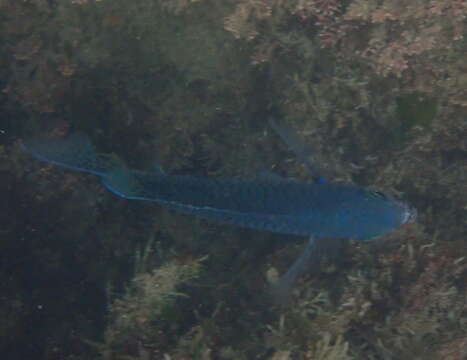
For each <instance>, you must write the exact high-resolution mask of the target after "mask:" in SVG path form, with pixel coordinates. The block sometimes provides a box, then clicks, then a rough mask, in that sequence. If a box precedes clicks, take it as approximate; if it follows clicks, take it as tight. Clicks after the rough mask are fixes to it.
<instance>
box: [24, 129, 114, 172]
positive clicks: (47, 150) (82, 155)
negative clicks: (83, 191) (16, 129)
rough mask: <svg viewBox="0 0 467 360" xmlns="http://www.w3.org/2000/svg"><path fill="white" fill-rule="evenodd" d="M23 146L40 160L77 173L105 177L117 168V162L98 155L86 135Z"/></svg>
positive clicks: (34, 141) (40, 140)
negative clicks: (109, 171) (110, 170)
mask: <svg viewBox="0 0 467 360" xmlns="http://www.w3.org/2000/svg"><path fill="white" fill-rule="evenodd" d="M21 146H22V148H23V150H25V151H26V152H28V153H29V154H31V155H32V156H34V157H35V158H36V159H38V160H41V161H45V162H48V163H51V164H55V165H59V166H63V167H65V168H68V169H71V170H75V171H82V172H87V173H91V174H95V175H98V176H104V175H105V174H106V173H107V172H108V170H109V169H111V168H114V167H115V161H112V160H111V159H110V158H109V157H105V156H99V155H98V154H97V153H96V151H95V149H94V146H93V145H92V143H91V141H90V140H89V138H88V137H87V136H86V135H81V134H73V135H71V136H69V137H67V138H63V139H46V138H33V139H27V140H24V141H23V142H22V144H21Z"/></svg>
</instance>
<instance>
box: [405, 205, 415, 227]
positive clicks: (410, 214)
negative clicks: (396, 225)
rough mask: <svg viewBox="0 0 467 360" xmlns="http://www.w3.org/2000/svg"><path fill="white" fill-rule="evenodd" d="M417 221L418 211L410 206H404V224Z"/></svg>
mask: <svg viewBox="0 0 467 360" xmlns="http://www.w3.org/2000/svg"><path fill="white" fill-rule="evenodd" d="M416 220H417V209H415V208H414V207H411V206H409V205H404V212H403V213H402V223H403V224H410V223H414V222H415V221H416Z"/></svg>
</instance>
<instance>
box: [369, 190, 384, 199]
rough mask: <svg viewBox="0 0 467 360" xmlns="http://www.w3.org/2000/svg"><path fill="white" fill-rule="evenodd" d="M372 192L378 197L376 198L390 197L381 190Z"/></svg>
mask: <svg viewBox="0 0 467 360" xmlns="http://www.w3.org/2000/svg"><path fill="white" fill-rule="evenodd" d="M370 194H371V195H372V196H374V197H376V198H379V199H383V200H385V199H387V198H388V197H387V196H386V195H385V194H383V193H382V192H381V191H371V192H370Z"/></svg>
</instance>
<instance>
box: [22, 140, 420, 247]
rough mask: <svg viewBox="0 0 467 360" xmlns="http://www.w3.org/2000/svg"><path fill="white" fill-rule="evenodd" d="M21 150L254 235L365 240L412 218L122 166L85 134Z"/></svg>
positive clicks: (286, 184) (357, 199)
mask: <svg viewBox="0 0 467 360" xmlns="http://www.w3.org/2000/svg"><path fill="white" fill-rule="evenodd" d="M23 148H24V149H25V150H26V151H28V152H29V153H31V154H32V155H33V156H35V157H36V158H38V159H39V160H42V161H46V162H50V163H53V164H56V165H60V166H64V167H67V168H70V169H72V170H76V171H83V172H88V173H91V174H94V175H97V176H99V177H100V178H101V181H102V184H103V185H104V186H105V187H106V188H107V189H108V190H110V191H111V192H113V193H114V194H116V195H118V196H120V197H123V198H126V199H131V200H144V201H153V202H156V203H159V204H161V205H164V206H167V207H169V208H171V209H174V210H177V211H179V212H183V213H185V214H190V215H195V216H199V217H202V218H206V219H210V220H215V221H219V222H223V223H230V224H234V225H238V226H242V227H247V228H252V229H257V230H266V231H271V232H276V233H282V234H293V235H303V236H310V235H312V236H313V237H314V238H317V239H319V238H330V237H332V238H353V239H361V240H365V239H369V238H372V237H376V236H379V235H383V234H385V233H387V232H389V231H391V230H393V229H394V228H396V227H398V226H400V225H402V224H404V223H407V222H410V221H412V217H413V211H412V209H411V208H410V207H408V206H407V205H406V204H404V203H402V202H399V201H397V200H395V199H393V198H391V197H389V196H385V195H383V194H381V193H377V192H373V191H369V190H367V189H364V188H360V187H357V186H353V185H345V184H337V183H328V182H326V183H299V182H294V181H287V180H278V179H271V180H267V179H262V180H251V181H246V180H231V179H215V178H207V177H194V176H178V175H168V174H165V173H163V172H162V171H160V170H157V169H153V170H150V171H140V170H134V169H128V168H123V167H121V166H120V167H119V166H117V165H116V164H115V162H114V161H111V160H110V159H109V157H104V156H102V155H98V154H97V152H96V151H95V149H94V147H93V145H92V144H91V142H90V140H89V138H88V137H86V136H85V135H72V136H70V137H68V138H65V139H54V140H50V139H31V140H27V141H25V142H23Z"/></svg>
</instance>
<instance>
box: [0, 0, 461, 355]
mask: <svg viewBox="0 0 467 360" xmlns="http://www.w3.org/2000/svg"><path fill="white" fill-rule="evenodd" d="M466 9H467V2H466V1H463V0H444V1H441V0H432V1H431V0H430V1H428V0H417V1H413V0H410V1H409V0H407V1H406V0H403V1H396V0H383V1H376V0H369V1H360V0H351V1H339V0H307V1H302V0H296V1H295V0H293V1H288V2H283V1H270V2H265V1H258V0H241V1H237V2H229V1H225V2H222V1H214V0H198V1H187V0H175V1H164V0H157V1H152V0H141V1H132V2H128V1H123V0H101V1H93V0H87V1H86V0H80V1H78V0H70V1H60V2H58V1H47V0H29V1H22V2H18V1H13V0H0V65H1V66H0V88H1V94H0V104H1V106H2V115H1V120H0V130H2V132H1V133H0V140H1V143H0V172H1V176H0V184H1V186H0V191H1V198H2V201H1V202H0V207H1V208H0V224H1V229H0V246H1V253H2V257H1V260H0V261H1V267H0V283H1V284H2V296H1V298H0V315H1V318H2V319H3V321H1V322H0V334H1V336H0V350H1V353H2V358H5V359H30V358H35V359H70V360H71V359H73V360H76V359H102V358H104V359H174V360H182V359H254V358H258V359H282V360H285V359H307V360H311V359H313V360H315V359H320V360H331V359H375V360H379V359H383V360H387V359H398V360H399V359H402V360H404V359H407V360H413V359H429V360H430V359H443V360H444V359H448V360H463V359H465V358H466V357H467V353H466V351H467V343H466V340H465V339H466V338H467V332H466V329H467V326H466V325H467V324H466V322H467V305H466V304H467V302H466V297H467V284H466V279H467V265H466V258H465V254H466V250H467V244H466V238H467V237H466V235H467V222H466V219H467V137H466V136H465V135H466V134H467V122H466V118H467V109H466V107H467V103H466V99H467V93H466V89H467V83H466V79H467V77H466V74H467V69H466V65H465V52H466V48H467V43H466V40H465V39H466V22H465V16H466V13H467V10H466ZM270 116H275V117H277V118H281V119H284V122H285V123H286V124H287V126H290V127H291V128H293V129H294V131H296V132H298V133H299V134H300V135H301V137H302V138H303V139H304V140H305V141H306V143H307V144H310V146H311V147H312V149H313V151H314V153H313V154H314V157H315V158H314V161H315V162H316V163H318V164H320V170H321V168H322V171H323V175H324V176H326V177H331V178H334V179H337V180H338V181H342V182H351V183H355V184H358V185H359V186H363V187H368V188H374V189H380V190H383V191H385V192H388V193H390V194H394V195H395V196H402V197H403V198H406V199H407V201H408V202H409V203H410V204H412V205H414V206H415V207H416V208H417V210H418V214H419V217H418V221H417V223H416V224H412V225H411V226H410V227H404V228H401V229H400V230H398V231H396V232H394V233H392V234H390V235H388V236H385V237H384V238H382V239H380V240H378V239H377V240H375V241H373V242H372V243H368V244H362V243H357V242H355V243H354V242H352V243H350V244H348V245H346V246H344V248H343V249H342V252H341V254H340V256H337V257H336V258H332V259H328V260H327V261H326V262H324V263H323V264H322V266H321V267H320V269H319V270H318V271H317V272H313V273H310V274H308V275H305V276H303V277H301V278H300V279H299V280H298V283H297V285H296V287H295V288H294V290H293V293H292V297H291V299H290V303H289V306H285V307H284V306H283V307H277V306H275V305H274V304H273V303H272V302H271V301H270V298H269V297H268V295H267V289H268V287H269V286H270V282H271V281H273V280H274V278H275V277H277V276H280V274H284V273H285V272H286V271H287V268H289V266H290V264H291V263H292V262H293V261H294V259H296V258H297V256H298V255H299V254H300V253H301V252H302V251H303V248H304V247H305V246H306V244H305V242H304V241H297V239H295V238H292V237H290V238H289V237H284V236H282V235H281V236H274V235H270V234H265V233H260V232H255V231H247V230H238V229H236V228H233V227H229V226H226V225H213V224H210V223H205V222H204V221H202V220H193V219H192V218H189V217H184V216H180V215H174V214H172V213H170V212H168V211H165V210H163V209H160V208H159V207H153V206H148V205H141V204H137V205H136V204H135V203H136V202H129V201H126V200H124V199H118V198H115V197H114V196H112V194H109V193H108V192H106V191H104V190H103V189H102V188H101V187H100V185H99V184H98V183H97V182H96V180H95V177H93V176H89V175H86V174H79V173H74V172H69V171H66V170H64V171H62V170H60V169H59V168H57V167H52V166H51V165H48V164H44V163H38V162H34V161H31V159H30V158H29V157H27V156H25V155H24V153H23V152H22V151H21V149H20V145H19V142H18V141H16V139H17V138H30V137H31V135H32V134H35V133H48V134H50V135H52V136H56V137H61V136H63V135H65V134H68V133H70V132H72V131H82V132H85V133H86V134H88V135H89V136H90V138H91V140H92V142H93V143H94V144H96V145H98V148H99V149H102V152H103V153H110V152H111V151H113V152H114V155H111V156H112V157H115V158H121V159H123V161H124V162H125V163H127V164H129V166H131V167H132V168H135V169H147V168H150V167H151V166H153V165H154V164H155V163H160V164H162V166H163V168H164V169H165V170H166V171H167V172H168V173H170V174H177V175H180V176H182V175H183V176H184V175H188V174H190V175H196V176H209V177H211V176H222V177H227V178H232V177H239V178H248V177H250V178H254V176H255V175H254V174H257V173H258V172H259V171H261V170H262V169H264V168H265V167H266V168H271V169H273V170H274V172H276V173H279V174H280V175H281V176H284V177H287V178H291V179H295V180H297V181H301V182H305V181H307V178H309V177H308V175H307V168H306V165H304V164H302V163H300V162H297V161H296V160H295V159H294V156H292V155H291V154H290V153H289V151H288V150H287V148H286V147H284V146H283V144H281V143H280V141H279V140H278V139H277V138H275V137H274V136H271V135H270V133H269V132H270V129H269V127H268V125H267V119H268V118H269V117H270ZM252 174H253V175H252ZM142 248H144V249H146V250H145V251H144V252H143V253H141V254H143V255H135V254H140V252H139V249H142ZM142 258H144V261H143V260H141V259H142ZM138 264H140V265H138ZM141 264H144V265H141ZM135 268H136V270H135ZM278 274H279V275H278ZM39 329H40V330H39Z"/></svg>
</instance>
